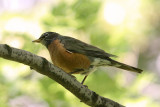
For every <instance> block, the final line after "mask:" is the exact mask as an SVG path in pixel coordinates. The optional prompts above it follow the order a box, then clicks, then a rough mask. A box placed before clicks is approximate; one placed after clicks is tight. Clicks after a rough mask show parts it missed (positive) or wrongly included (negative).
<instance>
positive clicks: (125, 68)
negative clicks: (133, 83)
mask: <svg viewBox="0 0 160 107" xmlns="http://www.w3.org/2000/svg"><path fill="white" fill-rule="evenodd" d="M110 62H111V66H114V67H116V68H120V69H124V70H128V71H132V72H137V73H141V72H142V71H143V70H141V69H139V68H135V67H132V66H129V65H126V64H123V63H120V62H118V61H115V60H112V59H110Z"/></svg>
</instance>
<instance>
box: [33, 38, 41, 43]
mask: <svg viewBox="0 0 160 107" xmlns="http://www.w3.org/2000/svg"><path fill="white" fill-rule="evenodd" d="M32 42H37V43H40V42H41V39H36V40H33V41H32Z"/></svg>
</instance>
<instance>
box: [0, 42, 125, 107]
mask: <svg viewBox="0 0 160 107" xmlns="http://www.w3.org/2000/svg"><path fill="white" fill-rule="evenodd" d="M0 57H2V58H4V59H8V60H12V61H16V62H19V63H23V64H25V65H28V66H30V67H31V68H33V69H35V70H36V71H37V72H39V73H41V74H43V75H46V76H48V77H49V78H51V79H52V80H55V81H56V82H58V83H59V84H61V85H62V86H63V87H64V88H66V89H67V90H68V91H70V92H71V93H73V94H74V95H75V96H76V97H78V98H79V99H80V101H82V102H84V103H85V104H87V105H89V106H91V107H124V106H122V105H121V104H119V103H117V102H115V101H112V100H110V99H108V98H104V97H102V96H100V95H98V94H97V93H95V92H93V91H91V90H89V89H88V88H87V87H85V86H84V85H82V84H81V83H79V82H78V81H77V80H76V79H75V78H74V77H72V76H71V75H69V74H67V73H65V72H64V71H62V70H61V69H60V68H58V67H56V66H54V65H53V64H51V63H50V62H48V61H47V60H46V59H45V58H43V57H40V56H37V55H35V54H33V53H30V52H28V51H25V50H21V49H16V48H13V47H10V46H8V45H6V44H0Z"/></svg>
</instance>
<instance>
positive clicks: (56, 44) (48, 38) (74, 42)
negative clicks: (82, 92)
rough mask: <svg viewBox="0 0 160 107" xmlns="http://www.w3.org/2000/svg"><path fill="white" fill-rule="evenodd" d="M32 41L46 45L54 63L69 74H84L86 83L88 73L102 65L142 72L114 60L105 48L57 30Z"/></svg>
mask: <svg viewBox="0 0 160 107" xmlns="http://www.w3.org/2000/svg"><path fill="white" fill-rule="evenodd" d="M32 42H37V43H41V44H42V45H44V46H45V47H46V48H47V49H48V51H49V54H50V57H51V60H52V62H53V64H54V65H55V66H57V67H59V68H61V69H62V70H63V71H64V72H66V73H68V74H82V75H84V79H83V80H82V82H81V84H83V83H84V81H85V80H86V78H87V77H88V75H89V74H90V73H91V72H93V71H95V69H96V68H97V67H100V66H112V67H116V68H120V69H123V70H127V71H132V72H136V73H141V72H142V71H143V70H141V69H139V68H136V67H132V66H130V65H127V64H124V63H121V62H118V61H116V60H113V59H112V57H116V56H115V55H112V54H110V53H107V52H105V51H104V50H102V49H100V48H98V47H96V46H93V45H90V44H87V43H85V42H83V41H80V40H78V39H75V38H72V37H69V36H63V35H61V34H59V33H56V32H45V33H43V34H42V35H41V36H40V37H39V39H36V40H33V41H32Z"/></svg>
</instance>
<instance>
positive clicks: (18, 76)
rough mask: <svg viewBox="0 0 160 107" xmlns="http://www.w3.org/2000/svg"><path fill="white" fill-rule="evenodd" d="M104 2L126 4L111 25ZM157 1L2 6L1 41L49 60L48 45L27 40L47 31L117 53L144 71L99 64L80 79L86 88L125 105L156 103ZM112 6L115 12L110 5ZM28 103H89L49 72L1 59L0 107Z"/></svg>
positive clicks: (59, 106)
mask: <svg viewBox="0 0 160 107" xmlns="http://www.w3.org/2000/svg"><path fill="white" fill-rule="evenodd" d="M30 2H31V1H30ZM110 2H111V3H110ZM107 3H108V4H109V3H110V4H111V5H112V6H122V7H123V8H124V9H125V18H124V20H123V21H122V22H121V23H119V24H117V25H114V24H112V23H110V22H109V19H108V21H107V20H106V19H105V18H104V14H105V11H104V10H105V7H106V6H107ZM115 3H116V5H113V4H115ZM159 4H160V2H159V1H157V0H135V1H133V0H129V1H127V0H121V2H119V1H118V0H113V1H110V0H109V1H101V0H60V1H57V2H53V3H48V4H45V3H39V4H38V3H37V4H36V5H34V6H33V7H32V8H31V7H30V9H28V11H23V10H22V11H19V12H17V11H15V12H13V11H6V12H3V13H2V14H1V17H0V23H1V24H2V25H1V27H0V28H1V29H0V43H5V44H9V45H11V46H14V47H17V48H21V49H24V50H26V51H30V52H32V53H35V54H37V55H40V56H43V57H45V58H47V59H48V60H50V58H49V55H48V52H47V49H46V48H45V47H43V46H42V45H39V44H33V43H32V42H31V41H32V40H33V39H35V38H38V37H39V36H40V34H41V33H42V32H46V31H55V32H58V33H60V34H64V35H68V36H74V37H75V38H78V39H81V40H83V41H85V42H88V43H90V44H93V45H95V46H97V47H100V48H101V49H103V50H105V51H106V52H109V53H112V54H115V55H117V56H119V57H118V58H116V60H118V61H121V62H124V63H127V64H130V65H135V66H136V65H137V66H138V67H139V68H142V69H143V70H144V73H142V74H140V75H136V74H133V73H131V72H127V71H121V70H119V69H118V70H117V69H107V68H105V67H102V68H99V69H98V70H97V71H96V72H94V73H92V74H90V76H89V77H88V78H87V80H86V82H85V84H86V85H87V86H88V87H89V89H91V90H93V91H95V92H96V93H98V94H100V95H101V96H104V97H107V98H110V99H112V100H114V101H117V102H119V103H121V104H123V105H127V107H159V106H160V103H159V102H160V100H159V99H160V94H159V89H160V85H159V84H160V83H159V80H160V79H159V77H160V72H159V71H160V68H159V65H158V64H159V63H160V62H159V60H158V58H159V53H160V51H159V50H160V42H159V40H160V38H159V33H160V32H159V28H160V23H159V21H160V20H159V19H160V17H159V16H160V13H159V9H160V7H159ZM23 5H25V4H23ZM45 5H46V6H45ZM134 6H135V8H134ZM108 7H109V6H108ZM123 8H122V10H123ZM115 9H116V8H115ZM118 9H119V10H120V9H121V8H118ZM43 11H44V12H43ZM112 11H113V12H115V11H114V10H112V8H111V12H112ZM117 11H118V10H117ZM120 12H121V11H120ZM114 14H115V13H114ZM116 14H117V13H116ZM112 17H113V18H115V17H114V16H112ZM116 17H118V16H116ZM118 19H119V17H118V18H117V20H118ZM17 20H18V21H17ZM110 20H111V19H110ZM16 21H17V22H16ZM111 21H112V20H111ZM19 22H21V23H22V24H19ZM12 23H13V26H12ZM37 23H38V24H37ZM37 29H38V30H37ZM37 31H38V32H37ZM34 34H35V35H34ZM37 34H39V35H38V36H37ZM159 59H160V58H159ZM76 77H77V79H78V80H79V81H81V80H82V79H83V76H81V75H76ZM21 102H22V103H21ZM24 102H25V103H24ZM28 105H32V106H34V107H88V106H87V105H85V104H83V103H82V102H80V101H79V99H77V98H76V97H75V96H74V95H72V93H70V92H69V91H67V90H66V89H65V88H63V87H62V86H60V85H59V84H57V83H56V82H55V81H53V80H51V79H49V78H48V77H45V76H43V75H41V74H38V73H36V72H35V71H31V70H30V69H29V67H28V66H25V65H22V64H19V63H16V62H12V61H8V60H4V59H2V58H0V107H18V106H20V107H24V106H28Z"/></svg>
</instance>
